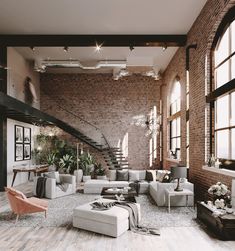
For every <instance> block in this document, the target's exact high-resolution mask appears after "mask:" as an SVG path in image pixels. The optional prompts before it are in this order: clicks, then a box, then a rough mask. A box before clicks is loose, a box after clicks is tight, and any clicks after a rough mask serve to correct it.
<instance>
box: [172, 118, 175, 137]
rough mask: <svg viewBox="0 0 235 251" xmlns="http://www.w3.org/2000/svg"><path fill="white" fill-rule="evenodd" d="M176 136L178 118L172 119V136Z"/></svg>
mask: <svg viewBox="0 0 235 251" xmlns="http://www.w3.org/2000/svg"><path fill="white" fill-rule="evenodd" d="M175 136H176V119H174V120H172V121H171V137H175Z"/></svg>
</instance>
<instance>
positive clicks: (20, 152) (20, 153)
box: [15, 144, 24, 161]
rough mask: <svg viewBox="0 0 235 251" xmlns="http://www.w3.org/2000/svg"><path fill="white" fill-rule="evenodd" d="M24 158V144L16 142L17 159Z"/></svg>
mask: <svg viewBox="0 0 235 251" xmlns="http://www.w3.org/2000/svg"><path fill="white" fill-rule="evenodd" d="M21 160H24V154H23V144H15V161H21Z"/></svg>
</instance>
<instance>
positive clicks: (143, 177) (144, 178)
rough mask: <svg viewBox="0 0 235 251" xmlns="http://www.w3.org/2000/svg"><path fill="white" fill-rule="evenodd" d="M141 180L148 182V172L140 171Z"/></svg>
mask: <svg viewBox="0 0 235 251" xmlns="http://www.w3.org/2000/svg"><path fill="white" fill-rule="evenodd" d="M138 172H139V176H140V180H146V170H138Z"/></svg>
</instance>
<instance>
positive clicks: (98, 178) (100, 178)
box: [96, 175, 107, 180]
mask: <svg viewBox="0 0 235 251" xmlns="http://www.w3.org/2000/svg"><path fill="white" fill-rule="evenodd" d="M96 179H97V180H107V177H106V175H97V176H96Z"/></svg>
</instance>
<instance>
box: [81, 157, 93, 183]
mask: <svg viewBox="0 0 235 251" xmlns="http://www.w3.org/2000/svg"><path fill="white" fill-rule="evenodd" d="M94 163H95V162H94V158H93V157H92V155H91V154H90V153H83V154H82V155H81V156H80V157H79V166H80V168H81V169H82V171H83V181H84V182H85V181H87V180H89V179H91V173H92V171H93V170H94Z"/></svg>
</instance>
